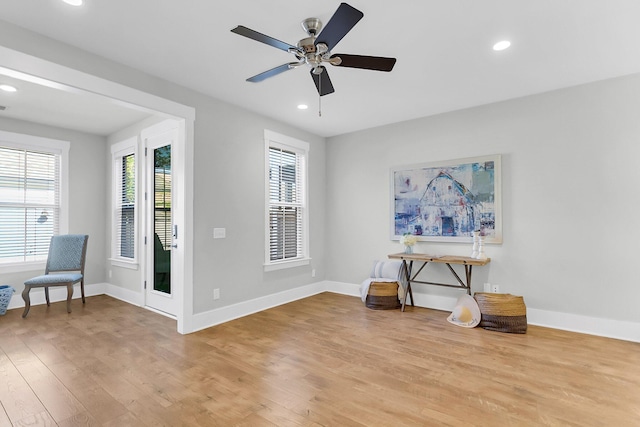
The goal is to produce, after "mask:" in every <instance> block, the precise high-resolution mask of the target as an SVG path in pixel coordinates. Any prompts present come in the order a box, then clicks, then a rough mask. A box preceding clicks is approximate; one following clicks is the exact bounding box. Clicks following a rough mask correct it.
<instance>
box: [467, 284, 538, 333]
mask: <svg viewBox="0 0 640 427" xmlns="http://www.w3.org/2000/svg"><path fill="white" fill-rule="evenodd" d="M473 297H474V298H475V300H476V301H477V303H478V307H480V313H481V319H480V325H479V326H480V327H481V328H484V329H489V330H491V331H498V332H509V333H512V334H524V333H526V332H527V307H526V306H525V305H524V299H523V298H522V297H521V296H517V295H511V294H493V293H485V292H476V293H475V294H474V295H473Z"/></svg>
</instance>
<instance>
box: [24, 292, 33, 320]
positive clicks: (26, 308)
mask: <svg viewBox="0 0 640 427" xmlns="http://www.w3.org/2000/svg"><path fill="white" fill-rule="evenodd" d="M30 290H31V286H29V285H24V290H23V291H22V299H23V300H24V311H23V312H22V318H23V319H24V318H25V317H27V314H29V309H30V308H31V298H29V291H30Z"/></svg>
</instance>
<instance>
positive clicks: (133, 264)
mask: <svg viewBox="0 0 640 427" xmlns="http://www.w3.org/2000/svg"><path fill="white" fill-rule="evenodd" d="M109 261H111V265H113V266H115V267H121V268H128V269H129V270H137V269H138V262H137V261H126V260H123V259H116V258H109Z"/></svg>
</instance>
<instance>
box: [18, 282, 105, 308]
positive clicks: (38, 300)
mask: <svg viewBox="0 0 640 427" xmlns="http://www.w3.org/2000/svg"><path fill="white" fill-rule="evenodd" d="M106 286H107V283H92V284H90V285H86V284H85V285H84V294H85V296H87V297H93V296H96V295H103V294H104V293H105V289H106ZM81 297H82V295H81V294H80V285H79V284H78V285H75V286H74V287H73V297H72V299H78V298H81ZM29 299H30V300H31V306H34V305H41V304H46V303H47V301H46V299H45V297H44V288H34V289H32V290H31V292H29ZM49 300H50V301H51V302H59V301H66V300H67V288H66V287H65V286H54V287H51V288H49ZM14 308H24V300H23V299H22V295H21V293H19V292H18V293H15V294H13V297H12V298H11V301H10V302H9V306H8V307H7V309H9V310H11V309H14Z"/></svg>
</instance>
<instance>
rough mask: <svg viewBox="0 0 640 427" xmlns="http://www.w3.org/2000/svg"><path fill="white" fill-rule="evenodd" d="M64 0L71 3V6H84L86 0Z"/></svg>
mask: <svg viewBox="0 0 640 427" xmlns="http://www.w3.org/2000/svg"><path fill="white" fill-rule="evenodd" d="M62 1H63V2H65V3H67V4H70V5H71V6H82V3H84V0H62Z"/></svg>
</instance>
